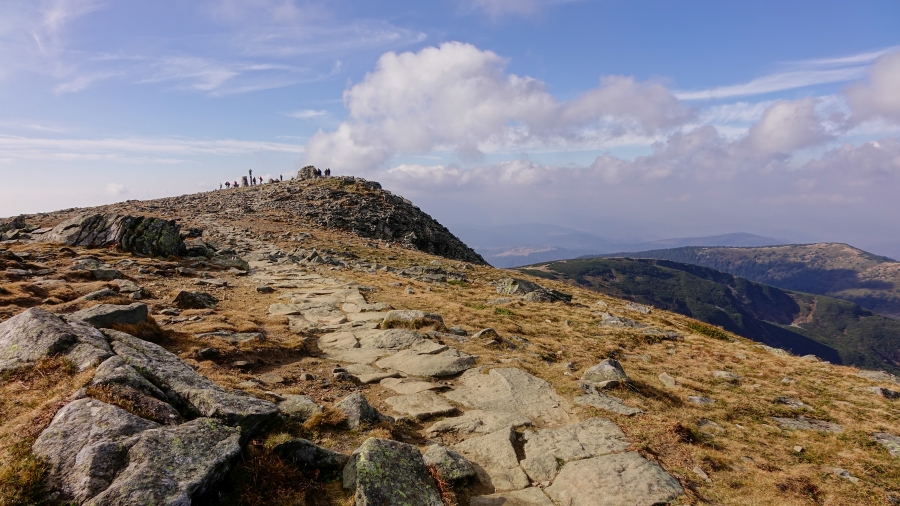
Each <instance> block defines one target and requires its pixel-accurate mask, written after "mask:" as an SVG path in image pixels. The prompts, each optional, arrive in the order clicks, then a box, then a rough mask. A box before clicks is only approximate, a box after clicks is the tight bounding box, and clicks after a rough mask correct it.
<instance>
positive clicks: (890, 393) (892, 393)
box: [869, 387, 900, 399]
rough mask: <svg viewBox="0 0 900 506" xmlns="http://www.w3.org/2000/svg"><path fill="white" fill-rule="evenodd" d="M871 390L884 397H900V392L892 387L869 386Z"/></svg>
mask: <svg viewBox="0 0 900 506" xmlns="http://www.w3.org/2000/svg"><path fill="white" fill-rule="evenodd" d="M869 390H870V391H871V392H872V393H874V394H876V395H880V396H882V397H884V398H885V399H900V392H898V391H896V390H891V389H890V388H883V387H869Z"/></svg>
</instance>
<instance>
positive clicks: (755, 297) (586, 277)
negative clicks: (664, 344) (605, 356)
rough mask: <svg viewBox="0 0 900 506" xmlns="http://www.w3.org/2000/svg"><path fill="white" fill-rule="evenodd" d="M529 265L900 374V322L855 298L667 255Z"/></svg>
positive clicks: (775, 341)
mask: <svg viewBox="0 0 900 506" xmlns="http://www.w3.org/2000/svg"><path fill="white" fill-rule="evenodd" d="M523 270H524V271H525V272H529V273H531V274H536V275H542V276H545V277H550V278H556V279H561V280H571V281H572V282H574V283H576V284H578V285H581V286H584V287H588V288H590V289H592V290H595V291H599V292H601V293H605V294H607V295H611V296H614V297H620V298H625V299H631V300H635V301H637V302H641V303H644V304H650V305H653V306H655V307H657V308H661V309H666V310H668V311H674V312H677V313H680V314H683V315H685V316H690V317H692V318H695V319H698V320H700V321H703V322H706V323H710V324H713V325H717V326H719V327H722V328H723V329H725V330H727V331H729V332H734V333H735V334H738V335H741V336H744V337H747V338H750V339H754V340H756V341H760V342H763V343H766V344H768V345H771V346H776V347H780V348H784V349H787V350H790V351H791V352H793V353H795V354H797V355H806V354H814V355H816V356H818V357H820V358H822V359H823V360H828V361H830V362H833V363H843V364H852V365H856V366H859V367H867V368H875V369H887V370H891V371H894V372H900V367H897V363H898V362H900V356H898V351H897V350H898V348H900V322H897V321H896V320H892V319H889V318H885V317H883V316H880V315H877V314H874V313H872V312H871V311H868V310H866V309H863V308H861V307H859V306H857V305H856V304H853V303H850V302H846V301H841V300H838V299H834V298H831V297H824V296H816V295H808V294H802V293H796V292H788V291H784V290H781V289H778V288H775V287H771V286H767V285H763V284H760V283H755V282H752V281H748V280H746V279H744V278H741V277H735V276H732V275H730V274H726V273H722V272H718V271H716V270H713V269H708V268H705V267H699V266H695V265H689V264H681V263H677V262H670V261H666V260H646V259H645V260H630V259H622V258H612V259H578V260H568V261H561V262H550V263H548V264H543V267H542V268H541V269H540V270H536V269H523Z"/></svg>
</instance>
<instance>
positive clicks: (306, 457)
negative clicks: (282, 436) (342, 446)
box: [272, 438, 350, 471]
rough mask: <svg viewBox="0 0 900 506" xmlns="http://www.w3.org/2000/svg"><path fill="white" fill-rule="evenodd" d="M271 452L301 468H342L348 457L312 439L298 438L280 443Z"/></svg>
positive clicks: (326, 469) (329, 469) (323, 469)
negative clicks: (323, 446)
mask: <svg viewBox="0 0 900 506" xmlns="http://www.w3.org/2000/svg"><path fill="white" fill-rule="evenodd" d="M272 453H274V454H275V455H278V457H279V458H280V459H281V460H284V461H286V462H290V463H292V464H294V465H296V466H297V467H299V468H300V469H303V470H312V469H321V470H322V471H336V470H338V469H343V467H344V466H345V465H347V461H348V460H349V459H350V457H349V456H347V455H344V454H343V453H337V452H333V451H331V450H329V449H327V448H322V447H321V446H319V445H317V444H315V443H313V442H312V441H307V440H306V439H299V438H297V439H291V440H290V441H285V442H284V443H281V444H280V445H278V446H276V447H275V448H273V449H272Z"/></svg>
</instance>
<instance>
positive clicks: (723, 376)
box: [713, 371, 741, 382]
mask: <svg viewBox="0 0 900 506" xmlns="http://www.w3.org/2000/svg"><path fill="white" fill-rule="evenodd" d="M713 377H714V378H716V379H718V380H722V381H730V382H736V381H738V380H740V379H741V377H740V376H738V375H737V374H735V373H733V372H730V371H713Z"/></svg>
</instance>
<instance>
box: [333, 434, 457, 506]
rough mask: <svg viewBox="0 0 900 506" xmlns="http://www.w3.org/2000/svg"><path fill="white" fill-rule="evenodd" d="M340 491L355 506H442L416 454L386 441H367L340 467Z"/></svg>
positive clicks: (399, 444)
mask: <svg viewBox="0 0 900 506" xmlns="http://www.w3.org/2000/svg"><path fill="white" fill-rule="evenodd" d="M344 488H346V489H351V490H352V489H354V488H355V489H356V493H355V495H354V499H355V504H356V506H387V505H391V506H443V501H441V494H440V492H439V491H438V489H437V487H436V486H435V483H434V480H433V479H432V478H431V476H430V475H429V474H428V469H426V467H425V461H424V459H423V458H422V454H421V453H419V450H418V449H417V448H416V447H415V446H412V445H408V444H405V443H399V442H397V441H390V440H387V439H376V438H369V439H367V440H366V441H365V442H364V443H363V444H362V446H360V447H359V448H358V449H357V450H356V451H355V452H353V455H351V456H350V461H349V462H348V463H347V466H346V467H344Z"/></svg>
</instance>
